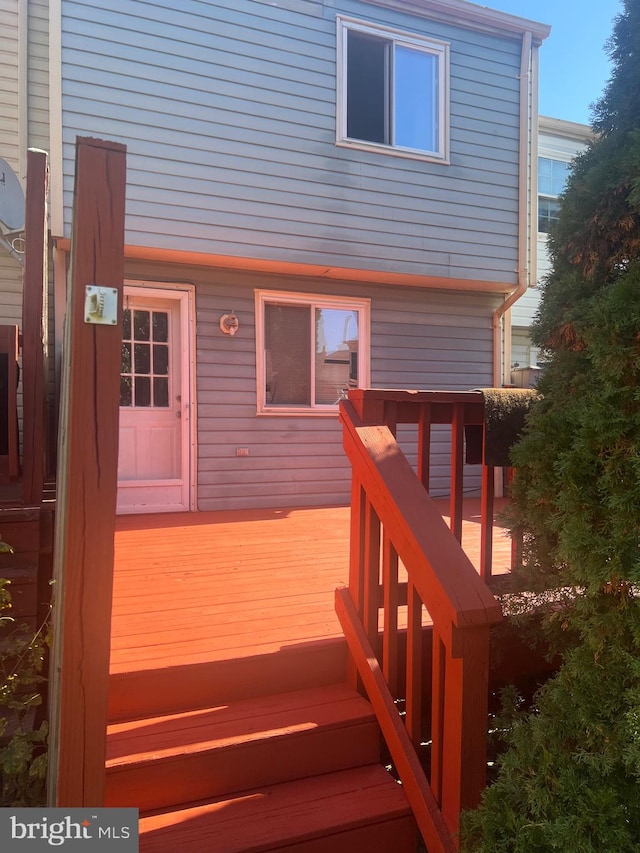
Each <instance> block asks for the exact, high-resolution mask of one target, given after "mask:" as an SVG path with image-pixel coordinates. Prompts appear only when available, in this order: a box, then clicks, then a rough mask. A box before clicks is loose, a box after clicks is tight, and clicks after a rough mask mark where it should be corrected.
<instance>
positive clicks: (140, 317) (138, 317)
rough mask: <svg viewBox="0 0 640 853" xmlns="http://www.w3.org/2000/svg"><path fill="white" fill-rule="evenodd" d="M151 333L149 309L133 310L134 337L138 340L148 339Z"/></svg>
mask: <svg viewBox="0 0 640 853" xmlns="http://www.w3.org/2000/svg"><path fill="white" fill-rule="evenodd" d="M150 335H151V323H150V319H149V312H148V311H134V312H133V337H134V339H135V340H136V341H148V340H149V339H150Z"/></svg>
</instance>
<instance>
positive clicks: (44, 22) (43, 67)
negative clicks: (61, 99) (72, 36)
mask: <svg viewBox="0 0 640 853" xmlns="http://www.w3.org/2000/svg"><path fill="white" fill-rule="evenodd" d="M28 3H29V28H28V43H29V46H28V54H27V57H28V58H27V74H28V110H29V111H28V133H29V146H30V147H31V148H41V149H42V150H43V151H49V3H48V0H28Z"/></svg>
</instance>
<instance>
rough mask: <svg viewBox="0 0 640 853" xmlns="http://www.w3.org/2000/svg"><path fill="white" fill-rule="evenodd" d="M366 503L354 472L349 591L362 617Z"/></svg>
mask: <svg viewBox="0 0 640 853" xmlns="http://www.w3.org/2000/svg"><path fill="white" fill-rule="evenodd" d="M365 503H366V496H365V492H364V489H363V488H362V485H361V484H360V481H359V480H358V478H357V477H356V474H355V472H354V474H353V477H352V480H351V531H350V533H351V549H350V552H349V592H350V593H351V598H352V599H353V603H354V605H355V607H356V610H357V611H358V615H359V616H360V618H361V619H362V602H363V586H364V542H365Z"/></svg>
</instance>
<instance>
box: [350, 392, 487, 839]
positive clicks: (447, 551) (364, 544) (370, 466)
mask: <svg viewBox="0 0 640 853" xmlns="http://www.w3.org/2000/svg"><path fill="white" fill-rule="evenodd" d="M340 414H341V420H342V423H343V428H344V447H345V450H346V453H347V456H348V457H349V459H350V461H351V465H352V469H353V486H352V506H351V513H352V520H351V557H350V570H349V589H348V590H347V589H339V590H337V592H336V610H337V612H338V616H339V618H340V621H341V624H342V627H343V629H344V632H345V636H346V638H347V641H348V644H349V649H350V653H351V657H352V660H353V662H354V664H355V667H356V670H357V673H356V672H354V679H355V680H356V681H357V680H358V678H359V679H361V684H362V685H363V686H364V688H365V690H366V692H367V694H368V696H369V700H370V701H371V703H372V705H373V708H374V710H375V712H376V715H377V718H378V721H379V724H380V727H381V729H382V733H383V735H384V737H385V740H386V742H387V746H388V748H389V751H390V753H391V756H392V760H393V763H394V765H395V767H396V770H397V772H398V774H399V776H400V779H401V780H402V783H403V785H404V787H405V790H406V792H407V797H408V800H409V802H410V804H411V806H412V808H413V811H414V814H415V816H416V821H417V823H418V826H419V828H420V831H421V833H422V835H423V837H424V840H425V843H426V845H427V847H428V849H429V851H430V853H435V851H442V853H445V851H446V853H450V851H454V850H455V849H456V848H457V841H456V837H457V833H458V824H459V815H460V811H461V810H462V809H464V808H472V807H474V806H475V805H477V803H478V801H479V798H480V794H481V792H482V789H483V788H484V785H485V770H486V727H487V704H488V668H489V630H490V626H491V625H492V624H493V623H495V622H497V621H499V620H500V619H501V618H502V613H501V609H500V605H499V603H498V602H497V601H496V599H495V598H494V597H493V595H492V594H491V592H490V590H489V588H488V587H487V585H486V584H485V582H484V580H483V579H482V578H481V577H480V576H479V574H478V573H477V572H476V570H475V569H474V567H473V565H472V564H471V562H470V561H469V559H468V558H467V556H466V555H465V553H464V552H463V550H462V548H461V545H460V538H461V531H462V482H463V478H462V465H463V456H462V449H463V433H464V426H465V424H479V423H481V419H482V397H481V395H477V394H475V393H474V392H468V393H466V392H462V393H456V392H450V393H441V392H416V393H412V392H395V391H362V390H359V391H355V392H351V393H350V394H349V400H348V401H344V402H343V403H341V407H340ZM399 423H414V424H415V423H417V424H418V464H417V468H418V470H417V473H416V472H414V470H413V468H412V467H411V465H410V464H409V462H408V460H407V458H406V456H405V455H404V454H403V452H402V450H401V449H400V447H399V445H398V443H397V442H396V439H395V435H394V433H395V427H396V425H397V424H399ZM434 423H439V424H443V423H445V424H446V423H448V424H451V431H452V451H451V468H452V498H451V529H449V527H448V526H447V524H446V522H445V521H444V520H443V518H442V516H441V514H440V511H439V510H438V508H437V506H436V505H435V503H434V501H433V500H432V498H431V497H430V495H429V492H428V482H429V470H428V469H429V464H428V460H429V455H430V431H431V430H430V428H431V424H434ZM487 479H488V475H487V474H486V473H485V474H484V475H483V481H485V480H487ZM485 488H486V483H485ZM490 497H491V498H492V490H491V495H490ZM483 503H486V504H487V505H488V503H489V502H488V500H487V495H485V496H484V499H483ZM485 571H486V572H487V573H490V564H489V566H487V567H486V568H485ZM405 578H406V580H405ZM405 607H406V612H405ZM427 619H429V620H430V621H431V623H432V631H431V637H432V645H431V660H430V661H429V660H428V658H427V655H428V651H427V650H426V648H425V645H426V637H427V636H428V632H425V631H423V625H424V624H428V623H427ZM405 625H406V632H405ZM429 672H430V673H431V675H430V679H431V684H430V686H429V685H428V684H426V683H425V680H426V678H428V677H429ZM428 695H430V696H431V701H430V707H426V706H425V705H426V703H425V702H424V697H425V696H428ZM402 701H404V705H405V710H404V721H403V720H402V716H401V713H400V711H399V710H398V709H399V708H401V707H402V705H401V703H402ZM420 753H422V755H423V760H422V761H421V758H420ZM427 754H428V756H429V759H428V761H425V760H424V756H425V755H427ZM424 765H426V766H427V770H426V772H425V769H424Z"/></svg>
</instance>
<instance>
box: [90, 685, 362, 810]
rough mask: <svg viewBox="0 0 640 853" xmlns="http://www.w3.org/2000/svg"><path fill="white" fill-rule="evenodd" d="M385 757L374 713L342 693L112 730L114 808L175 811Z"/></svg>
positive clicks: (109, 789) (322, 692) (301, 695)
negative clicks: (182, 806)
mask: <svg viewBox="0 0 640 853" xmlns="http://www.w3.org/2000/svg"><path fill="white" fill-rule="evenodd" d="M378 758H379V731H378V727H377V723H376V720H375V716H374V714H373V712H372V710H371V706H370V705H369V703H368V702H367V701H366V700H365V699H363V698H362V697H361V696H359V695H358V694H357V693H356V692H354V691H353V690H352V689H351V688H349V687H348V686H347V685H344V684H334V685H330V686H325V687H317V688H313V689H309V690H300V691H295V692H291V693H283V694H277V695H273V696H263V697H257V698H253V699H247V700H241V701H237V702H231V703H227V704H222V705H219V706H217V707H214V708H208V709H204V710H196V711H189V712H186V713H181V714H170V715H166V716H161V717H154V718H144V719H140V720H134V721H130V722H125V723H117V724H112V725H110V726H109V728H108V733H107V784H106V801H105V804H106V805H107V806H137V807H138V808H139V809H140V810H141V811H147V810H151V809H159V808H166V807H169V806H173V805H176V804H179V803H186V802H191V801H195V800H200V799H205V798H211V797H217V796H221V795H223V794H228V793H230V792H236V791H242V790H246V789H248V788H257V787H262V786H264V785H273V784H276V783H280V782H285V781H289V780H292V779H300V778H304V777H307V776H310V775H316V774H324V773H329V772H331V771H335V770H343V769H346V768H350V767H357V766H361V765H365V764H369V763H372V762H375V761H377V760H378Z"/></svg>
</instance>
